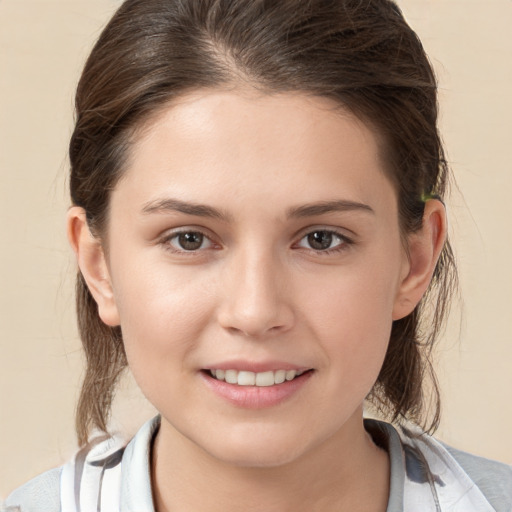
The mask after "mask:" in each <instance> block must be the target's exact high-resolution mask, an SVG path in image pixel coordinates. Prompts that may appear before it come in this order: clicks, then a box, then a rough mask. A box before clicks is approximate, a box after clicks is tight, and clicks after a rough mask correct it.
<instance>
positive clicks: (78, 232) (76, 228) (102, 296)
mask: <svg viewBox="0 0 512 512" xmlns="http://www.w3.org/2000/svg"><path fill="white" fill-rule="evenodd" d="M67 233H68V239H69V243H70V244H71V247H72V249H73V251H74V252H75V255H76V259H77V262H78V266H79V268H80V272H81V273H82V276H83V277H84V279H85V282H86V283H87V287H88V288H89V291H90V292H91V294H92V296H93V297H94V300H95V301H96V303H97V304H98V313H99V316H100V318H101V320H102V321H103V322H104V323H105V324H107V325H109V326H110V327H115V326H117V325H119V323H120V322H119V313H118V311H117V306H116V303H115V299H114V293H113V290H112V283H111V280H110V275H109V271H108V266H107V261H106V259H105V253H104V251H103V247H102V245H101V243H100V241H99V240H98V239H97V238H95V237H94V236H93V235H92V233H91V231H90V229H89V226H88V224H87V220H86V217H85V211H84V209H83V208H80V207H78V206H73V207H71V208H70V209H69V211H68V216H67Z"/></svg>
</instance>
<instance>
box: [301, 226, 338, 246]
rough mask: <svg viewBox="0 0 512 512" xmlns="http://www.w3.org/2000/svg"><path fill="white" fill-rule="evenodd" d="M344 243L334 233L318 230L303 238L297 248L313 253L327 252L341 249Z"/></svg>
mask: <svg viewBox="0 0 512 512" xmlns="http://www.w3.org/2000/svg"><path fill="white" fill-rule="evenodd" d="M345 243H347V241H346V240H345V239H344V238H343V237H342V236H341V235H338V234H337V233H335V232H334V231H328V230H326V229H319V230H317V231H312V232H311V233H308V234H307V235H306V236H304V237H303V238H302V239H301V240H300V242H299V247H304V248H307V249H313V250H314V251H328V250H330V249H337V248H341V247H342V246H343V245H344V244H345Z"/></svg>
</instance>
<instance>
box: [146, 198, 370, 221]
mask: <svg viewBox="0 0 512 512" xmlns="http://www.w3.org/2000/svg"><path fill="white" fill-rule="evenodd" d="M349 211H363V212H368V213H372V214H374V213H375V212H374V210H373V208H371V207H370V206H369V205H367V204H364V203H358V202H355V201H346V200H342V199H339V200H334V201H320V202H317V203H309V204H305V205H301V206H296V207H293V208H290V209H288V210H287V212H286V217H287V218H304V217H314V216H317V215H325V214H328V213H333V212H349ZM168 212H171V213H172V212H179V213H184V214H186V215H193V216H196V217H207V218H213V219H219V220H222V221H225V222H228V221H230V220H232V218H233V217H232V216H231V215H230V214H229V213H227V212H225V211H223V210H220V209H218V208H214V207H213V206H208V205H205V204H200V203H190V202H188V201H181V200H179V199H172V198H165V199H156V200H153V201H149V202H148V203H146V204H144V206H143V208H142V213H144V214H151V213H168Z"/></svg>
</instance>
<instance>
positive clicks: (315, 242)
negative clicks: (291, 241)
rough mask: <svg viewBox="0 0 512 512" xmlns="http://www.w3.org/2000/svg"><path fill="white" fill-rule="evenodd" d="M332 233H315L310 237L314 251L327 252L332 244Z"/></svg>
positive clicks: (309, 241)
mask: <svg viewBox="0 0 512 512" xmlns="http://www.w3.org/2000/svg"><path fill="white" fill-rule="evenodd" d="M332 239H333V236H332V233H329V232H328V231H315V232H314V233H310V234H309V235H308V243H309V245H310V247H311V248H312V249H315V250H317V251H325V249H329V248H330V247H331V244H332Z"/></svg>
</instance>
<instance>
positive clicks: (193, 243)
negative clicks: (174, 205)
mask: <svg viewBox="0 0 512 512" xmlns="http://www.w3.org/2000/svg"><path fill="white" fill-rule="evenodd" d="M169 244H170V245H171V246H172V247H173V248H174V249H176V250H178V251H197V250H199V249H205V248H207V247H209V246H210V245H211V242H210V240H209V239H208V238H207V237H206V236H205V235H203V234H202V233H200V232H199V231H183V232H182V233H177V234H175V235H174V236H173V237H172V238H170V239H169Z"/></svg>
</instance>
